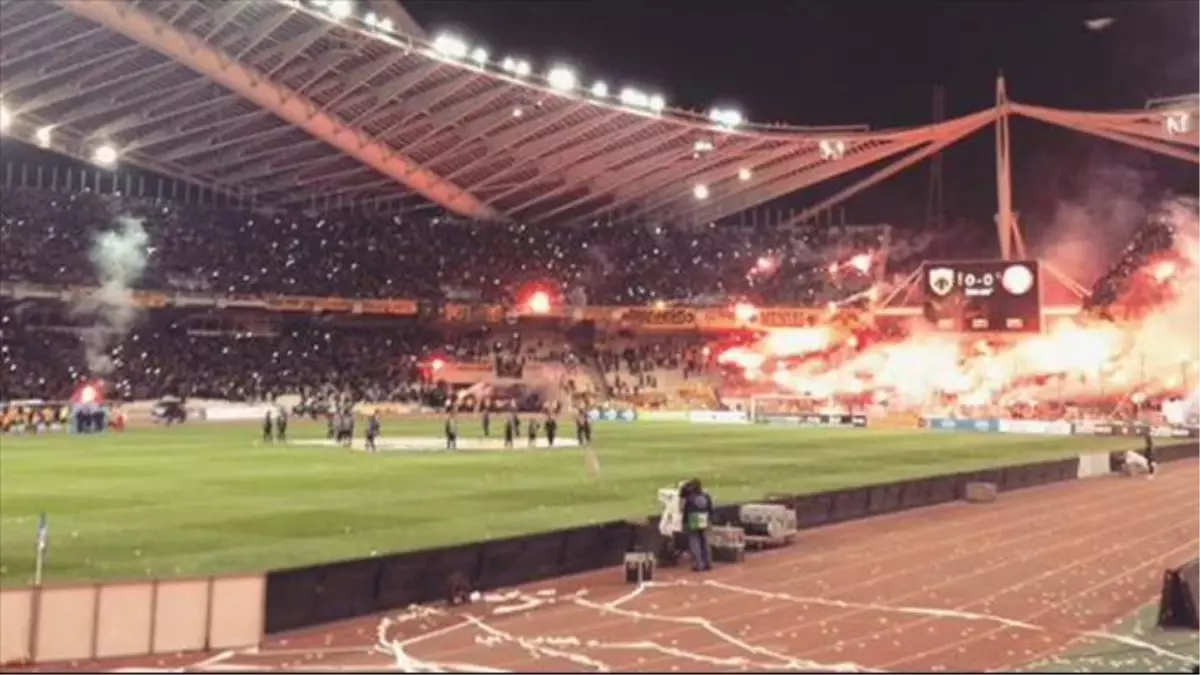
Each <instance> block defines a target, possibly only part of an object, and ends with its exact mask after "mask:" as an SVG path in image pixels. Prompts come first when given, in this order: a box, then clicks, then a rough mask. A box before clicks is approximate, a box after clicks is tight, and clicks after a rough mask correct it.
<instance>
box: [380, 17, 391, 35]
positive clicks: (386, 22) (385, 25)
mask: <svg viewBox="0 0 1200 675" xmlns="http://www.w3.org/2000/svg"><path fill="white" fill-rule="evenodd" d="M376 27H377V28H378V29H379V30H381V31H383V32H384V33H390V32H392V28H393V26H392V20H391V19H389V18H387V17H384V18H382V19H380V20H379V24H378V25H377V26H376Z"/></svg>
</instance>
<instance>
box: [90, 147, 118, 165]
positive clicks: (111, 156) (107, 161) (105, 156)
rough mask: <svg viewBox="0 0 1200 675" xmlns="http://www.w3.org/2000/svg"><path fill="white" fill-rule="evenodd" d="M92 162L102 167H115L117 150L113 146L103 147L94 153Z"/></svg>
mask: <svg viewBox="0 0 1200 675" xmlns="http://www.w3.org/2000/svg"><path fill="white" fill-rule="evenodd" d="M92 161H93V162H95V163H96V164H99V165H100V166H105V167H111V166H114V165H115V164H116V163H117V149H116V148H114V147H113V146H111V145H107V144H106V145H101V146H100V147H98V148H96V150H95V151H94V152H92Z"/></svg>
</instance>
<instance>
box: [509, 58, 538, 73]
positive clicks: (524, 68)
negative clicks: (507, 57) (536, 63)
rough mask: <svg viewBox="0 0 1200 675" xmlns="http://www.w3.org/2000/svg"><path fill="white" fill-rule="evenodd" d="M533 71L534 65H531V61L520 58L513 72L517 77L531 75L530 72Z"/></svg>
mask: <svg viewBox="0 0 1200 675" xmlns="http://www.w3.org/2000/svg"><path fill="white" fill-rule="evenodd" d="M532 72H533V66H531V65H529V62H528V61H526V60H524V59H521V60H518V61H517V63H516V65H515V66H513V74H514V75H516V76H517V77H529V74H530V73H532Z"/></svg>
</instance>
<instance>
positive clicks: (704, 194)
mask: <svg viewBox="0 0 1200 675" xmlns="http://www.w3.org/2000/svg"><path fill="white" fill-rule="evenodd" d="M708 194H709V192H708V186H707V185H704V184H700V185H697V186H696V187H694V188H692V196H693V197H695V198H696V199H698V200H700V201H704V200H705V199H708Z"/></svg>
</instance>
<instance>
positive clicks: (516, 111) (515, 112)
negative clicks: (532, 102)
mask: <svg viewBox="0 0 1200 675" xmlns="http://www.w3.org/2000/svg"><path fill="white" fill-rule="evenodd" d="M524 114H525V111H524V110H521V109H520V108H513V111H512V116H513V117H521V116H522V115H524Z"/></svg>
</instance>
